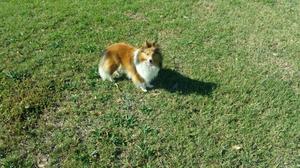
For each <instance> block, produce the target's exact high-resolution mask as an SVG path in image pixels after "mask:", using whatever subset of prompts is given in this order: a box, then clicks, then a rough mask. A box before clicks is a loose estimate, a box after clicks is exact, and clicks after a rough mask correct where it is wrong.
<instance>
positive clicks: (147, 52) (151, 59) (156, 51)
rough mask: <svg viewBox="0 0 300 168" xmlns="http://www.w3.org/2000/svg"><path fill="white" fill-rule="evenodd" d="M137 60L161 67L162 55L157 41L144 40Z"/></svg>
mask: <svg viewBox="0 0 300 168" xmlns="http://www.w3.org/2000/svg"><path fill="white" fill-rule="evenodd" d="M140 51H141V54H140V55H139V62H144V63H147V64H149V65H154V66H157V67H159V68H161V67H162V55H161V51H160V48H159V45H158V44H157V42H153V43H151V42H148V41H146V42H145V43H144V44H143V46H142V47H141V48H140Z"/></svg>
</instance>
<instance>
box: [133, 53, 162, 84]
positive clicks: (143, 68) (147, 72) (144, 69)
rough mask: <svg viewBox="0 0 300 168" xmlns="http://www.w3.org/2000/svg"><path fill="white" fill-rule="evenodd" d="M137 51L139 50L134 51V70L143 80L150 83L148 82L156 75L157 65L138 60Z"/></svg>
mask: <svg viewBox="0 0 300 168" xmlns="http://www.w3.org/2000/svg"><path fill="white" fill-rule="evenodd" d="M138 53H139V50H136V51H135V52H134V64H135V67H136V70H137V72H138V74H139V75H140V76H141V77H142V78H143V79H144V80H145V82H146V83H147V84H150V82H151V81H152V80H153V79H154V78H155V77H156V76H157V75H158V72H159V68H158V67H157V66H154V65H150V64H149V63H147V62H138V58H137V57H138Z"/></svg>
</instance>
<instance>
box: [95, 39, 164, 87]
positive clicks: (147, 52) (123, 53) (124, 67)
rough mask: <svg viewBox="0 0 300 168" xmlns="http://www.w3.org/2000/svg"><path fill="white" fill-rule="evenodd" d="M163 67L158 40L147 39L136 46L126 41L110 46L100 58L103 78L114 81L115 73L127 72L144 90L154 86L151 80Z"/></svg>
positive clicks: (100, 72) (100, 71) (100, 70)
mask: <svg viewBox="0 0 300 168" xmlns="http://www.w3.org/2000/svg"><path fill="white" fill-rule="evenodd" d="M161 68H162V55H161V52H160V48H159V46H158V44H157V43H156V42H154V43H151V42H148V41H146V42H145V43H144V44H143V45H142V47H139V48H135V47H133V46H131V45H129V44H126V43H115V44H112V45H110V46H108V47H107V48H106V49H105V51H104V53H103V55H102V58H101V60H100V63H99V68H98V72H99V75H100V77H101V78H102V79H103V80H109V81H111V82H114V80H113V77H112V75H113V73H114V72H116V73H117V74H119V72H122V71H123V72H125V73H126V74H127V77H128V78H129V79H131V80H132V82H133V83H134V84H135V85H136V86H137V87H138V88H140V89H142V91H144V92H147V88H152V87H153V85H151V81H152V80H153V79H154V78H155V77H156V76H157V75H158V72H159V70H160V69H161Z"/></svg>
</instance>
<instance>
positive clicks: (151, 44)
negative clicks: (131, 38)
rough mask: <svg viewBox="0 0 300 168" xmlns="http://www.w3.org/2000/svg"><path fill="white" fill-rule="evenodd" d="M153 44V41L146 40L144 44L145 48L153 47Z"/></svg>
mask: <svg viewBox="0 0 300 168" xmlns="http://www.w3.org/2000/svg"><path fill="white" fill-rule="evenodd" d="M152 46H153V43H151V42H149V41H146V42H145V43H144V45H143V48H151V47H152Z"/></svg>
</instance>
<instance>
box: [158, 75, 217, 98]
mask: <svg viewBox="0 0 300 168" xmlns="http://www.w3.org/2000/svg"><path fill="white" fill-rule="evenodd" d="M153 84H154V86H155V87H154V89H155V88H160V89H164V90H167V91H169V92H176V93H179V94H183V95H187V94H192V93H195V94H200V95H210V94H211V93H212V91H213V90H214V89H215V88H216V87H217V84H216V83H212V82H204V81H198V80H194V79H191V78H189V77H186V76H184V75H182V74H180V73H178V72H176V71H174V70H171V69H161V70H160V72H159V74H158V76H157V78H156V80H155V81H154V82H153Z"/></svg>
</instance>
